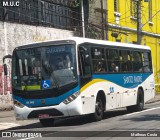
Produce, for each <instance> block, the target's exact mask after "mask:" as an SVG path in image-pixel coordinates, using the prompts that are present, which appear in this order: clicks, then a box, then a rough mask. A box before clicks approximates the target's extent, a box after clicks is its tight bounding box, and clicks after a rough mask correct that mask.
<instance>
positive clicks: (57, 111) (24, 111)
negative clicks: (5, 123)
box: [14, 96, 83, 120]
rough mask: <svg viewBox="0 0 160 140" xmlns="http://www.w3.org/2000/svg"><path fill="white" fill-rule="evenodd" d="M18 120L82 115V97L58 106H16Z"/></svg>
mask: <svg viewBox="0 0 160 140" xmlns="http://www.w3.org/2000/svg"><path fill="white" fill-rule="evenodd" d="M14 111H15V116H16V120H27V119H36V118H37V119H41V118H59V117H67V116H75V115H82V114H83V112H82V102H81V97H80V96H78V97H77V98H76V99H75V100H74V101H72V102H70V103H69V104H64V103H63V102H61V103H60V104H59V105H56V106H46V107H36V108H29V107H27V106H24V107H23V108H20V107H18V106H14Z"/></svg>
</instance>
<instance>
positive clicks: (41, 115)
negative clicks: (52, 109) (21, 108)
mask: <svg viewBox="0 0 160 140" xmlns="http://www.w3.org/2000/svg"><path fill="white" fill-rule="evenodd" d="M38 117H39V118H49V114H39V116H38Z"/></svg>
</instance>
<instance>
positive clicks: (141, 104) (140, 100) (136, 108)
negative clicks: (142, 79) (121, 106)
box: [127, 88, 144, 112]
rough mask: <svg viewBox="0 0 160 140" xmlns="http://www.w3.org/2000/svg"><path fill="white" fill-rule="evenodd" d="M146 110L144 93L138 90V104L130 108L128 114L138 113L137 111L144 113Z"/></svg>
mask: <svg viewBox="0 0 160 140" xmlns="http://www.w3.org/2000/svg"><path fill="white" fill-rule="evenodd" d="M143 108H144V93H143V91H142V89H140V88H139V89H138V94H137V104H136V105H133V106H128V107H127V111H128V112H137V111H142V110H143Z"/></svg>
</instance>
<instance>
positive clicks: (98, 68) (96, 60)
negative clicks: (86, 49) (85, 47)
mask: <svg viewBox="0 0 160 140" xmlns="http://www.w3.org/2000/svg"><path fill="white" fill-rule="evenodd" d="M98 47H99V48H98ZM98 47H97V46H96V47H92V48H91V56H92V64H93V71H94V72H95V73H102V72H106V71H107V68H106V63H105V54H104V48H100V46H98Z"/></svg>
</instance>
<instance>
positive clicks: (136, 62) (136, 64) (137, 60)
mask: <svg viewBox="0 0 160 140" xmlns="http://www.w3.org/2000/svg"><path fill="white" fill-rule="evenodd" d="M132 62H133V70H134V71H135V72H139V71H141V72H142V71H143V67H142V55H141V52H137V51H133V56H132Z"/></svg>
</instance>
